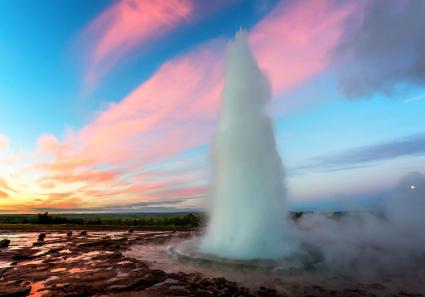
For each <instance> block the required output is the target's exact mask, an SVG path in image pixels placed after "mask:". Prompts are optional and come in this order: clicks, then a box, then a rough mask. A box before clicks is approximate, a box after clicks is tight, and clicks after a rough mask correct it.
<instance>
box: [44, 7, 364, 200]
mask: <svg viewBox="0 0 425 297" xmlns="http://www.w3.org/2000/svg"><path fill="white" fill-rule="evenodd" d="M142 2H143V3H144V1H141V3H142ZM177 2H178V3H186V2H182V1H177ZM177 2H175V1H171V2H170V3H177ZM121 3H125V4H121ZM128 3H130V2H119V5H127V6H128V5H129V4H128ZM117 5H118V4H117ZM176 5H177V4H176ZM127 6H126V7H127ZM113 7H115V6H113ZM114 9H118V8H114ZM125 9H128V8H125ZM355 9H356V8H355V7H354V6H353V5H352V4H350V3H349V4H344V5H339V6H335V5H333V4H332V2H330V1H307V2H303V3H301V2H299V3H298V2H297V3H295V4H293V5H291V6H286V5H285V4H284V3H283V2H281V3H279V4H278V5H277V6H276V7H275V8H274V9H273V11H272V12H271V13H270V14H269V15H268V16H266V17H265V18H264V19H263V20H262V21H261V22H260V23H259V24H257V25H256V26H255V27H254V28H253V30H252V31H251V32H250V33H249V39H250V42H251V44H252V47H253V49H254V54H255V56H256V58H257V60H258V62H259V64H260V66H261V67H262V68H263V69H264V70H265V71H266V72H267V73H268V75H269V76H270V80H271V82H272V87H273V92H274V94H276V95H278V94H282V93H283V92H285V91H287V90H289V89H290V88H292V87H294V86H296V85H297V84H299V83H301V82H303V81H305V80H308V79H310V78H311V77H312V76H314V75H316V74H318V73H320V72H321V71H323V70H324V69H325V68H326V65H327V60H328V55H329V53H330V51H331V50H332V48H333V47H334V46H335V45H336V43H337V42H338V39H339V37H340V36H341V34H342V31H343V26H344V21H345V20H346V18H347V17H348V16H349V15H350V14H351V13H353V12H354V11H355ZM104 18H105V19H107V20H108V19H109V16H108V17H106V16H105V17H104ZM118 19H119V18H118ZM118 19H117V20H118ZM130 19H131V20H132V21H131V22H133V21H134V22H135V20H133V17H130ZM120 20H121V21H123V22H125V20H126V19H125V18H123V19H120ZM99 22H100V21H99ZM105 22H106V21H105ZM117 22H118V21H117ZM114 24H115V21H114ZM127 25H128V24H127ZM127 25H125V24H122V25H121V24H120V25H116V24H115V25H114V26H117V28H121V26H123V28H124V27H125V28H129V27H126V26H127ZM105 26H106V27H105V28H109V25H108V22H106V25H105ZM99 30H100V29H99ZM105 30H106V29H105ZM108 30H109V29H108ZM111 30H112V29H111ZM114 30H115V29H114ZM116 30H118V29H116ZM122 30H123V32H124V33H123V34H124V35H125V34H126V33H125V32H126V31H125V30H124V29H122ZM105 32H106V31H105ZM137 34H141V36H149V34H148V33H143V34H145V35H143V34H142V33H137ZM117 38H118V37H117ZM136 39H137V38H136ZM111 40H114V39H111ZM118 40H121V39H118ZM120 42H123V41H119V42H118V41H113V42H112V41H108V42H106V41H105V43H106V44H109V47H108V46H107V47H105V48H106V49H107V48H110V49H111V52H109V51H108V50H106V49H102V50H98V51H99V53H98V54H97V55H99V57H100V58H102V57H106V56H107V55H110V54H112V52H114V51H115V50H116V49H115V46H112V45H114V44H116V46H118V44H120ZM224 48H225V41H224V40H221V39H219V40H215V41H211V42H208V43H205V44H203V45H201V46H199V47H197V48H195V49H193V50H192V51H190V52H188V53H186V54H184V55H182V56H179V57H176V58H174V59H172V60H170V61H167V62H166V63H164V64H163V65H162V66H161V67H160V68H159V70H158V71H157V72H156V73H154V74H153V75H152V77H151V78H149V79H148V80H147V81H145V82H143V83H142V84H141V85H140V86H139V87H137V88H136V89H135V90H134V91H132V92H131V93H130V94H129V95H128V96H126V97H125V98H124V99H123V100H121V101H120V102H118V103H112V104H110V106H109V107H108V108H107V109H105V110H103V111H101V112H99V113H98V114H97V115H96V117H95V118H94V119H93V120H92V121H91V122H90V123H88V124H87V125H86V126H85V127H83V128H82V129H80V130H79V131H77V132H75V133H73V134H71V135H68V136H67V137H66V138H65V139H64V141H63V142H59V141H57V139H56V138H54V137H51V136H44V137H42V138H40V140H39V148H40V151H42V152H44V153H47V154H48V155H49V156H51V157H52V159H51V160H50V161H46V162H45V163H43V164H37V166H39V169H41V170H43V171H44V173H45V175H44V176H43V177H42V178H41V181H42V183H41V184H44V183H49V184H50V183H51V184H54V185H55V189H57V188H60V187H61V186H64V184H68V183H74V182H85V185H84V186H83V187H81V188H79V189H77V190H75V191H76V193H77V194H76V195H75V196H73V197H71V198H75V197H76V196H78V199H80V200H78V201H85V199H86V200H87V201H89V200H90V199H92V198H95V199H96V203H97V204H102V201H103V204H107V203H113V202H114V199H118V200H119V201H122V202H124V201H134V199H140V197H144V199H149V200H155V199H161V200H162V199H175V198H177V196H179V195H181V196H194V195H202V194H203V193H204V192H205V187H204V186H203V185H198V184H195V185H194V183H193V181H194V180H195V179H196V177H194V176H193V175H192V176H190V175H187V176H184V175H183V176H182V177H181V178H180V179H179V178H178V177H177V178H176V177H174V178H169V176H167V174H166V173H164V172H161V169H158V168H155V165H158V164H160V163H161V162H164V161H170V160H173V158H177V157H178V154H180V153H183V152H186V151H188V150H190V149H193V148H195V147H197V146H200V145H204V144H206V143H208V142H209V141H210V140H211V139H212V136H213V129H214V124H215V120H216V118H217V115H218V112H219V107H220V106H219V102H220V92H221V89H222V85H223V81H222V72H223V53H224ZM126 49H127V48H126ZM297 104H301V103H300V102H297ZM170 166H174V165H170ZM186 166H187V168H188V167H190V166H191V164H190V163H188V164H187V165H186ZM146 168H151V170H150V173H152V172H154V173H155V172H156V174H151V175H148V176H144V175H143V174H142V175H141V177H140V178H138V179H137V180H136V179H132V178H131V176H137V175H138V174H139V173H140V172H143V170H144V169H146ZM169 169H170V170H171V168H169ZM123 172H124V173H125V174H122V173H123ZM203 177H204V176H203ZM99 183H100V184H101V185H102V187H101V188H100V187H98V185H99ZM64 187H65V186H64ZM181 196H180V197H181ZM51 198H52V199H59V198H58V197H53V196H52V197H51ZM100 199H103V200H100ZM73 201H76V200H73V199H70V200H69V203H68V200H66V201H64V205H65V204H66V205H73V204H72V202H73ZM90 201H91V200H90ZM49 203H50V204H49V205H51V204H52V201H49ZM93 203H94V202H93ZM74 204H75V205H77V204H78V203H74Z"/></svg>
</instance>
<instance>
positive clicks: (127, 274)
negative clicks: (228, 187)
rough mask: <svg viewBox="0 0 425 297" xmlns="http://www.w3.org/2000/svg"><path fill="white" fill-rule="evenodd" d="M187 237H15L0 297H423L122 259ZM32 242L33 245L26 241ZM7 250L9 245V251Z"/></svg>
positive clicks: (3, 267)
mask: <svg viewBox="0 0 425 297" xmlns="http://www.w3.org/2000/svg"><path fill="white" fill-rule="evenodd" d="M188 236H190V233H189V232H172V231H171V232H146V231H140V232H124V231H122V232H117V231H115V232H110V233H107V232H105V231H103V232H88V233H86V232H81V231H78V232H76V231H74V233H73V234H72V233H71V232H66V231H62V232H54V233H53V232H52V233H46V234H44V235H43V234H40V235H39V234H32V235H31V234H30V235H28V234H26V235H25V236H20V237H19V236H17V237H16V240H17V241H19V244H17V245H14V244H13V243H14V239H13V238H12V239H11V242H10V243H7V241H4V242H3V247H2V248H0V297H5V296H8V297H10V296H33V297H35V296H46V297H48V296H69V297H70V296H99V297H100V296H347V297H348V296H404V297H406V296H424V295H420V294H418V293H416V294H415V293H409V292H405V291H400V292H398V293H393V292H389V291H387V289H386V288H385V287H384V286H382V285H379V284H370V285H361V284H358V285H357V286H356V287H354V288H341V289H335V288H333V289H329V288H325V287H322V286H320V285H300V283H294V284H288V288H287V290H286V291H285V292H281V291H279V292H277V291H275V290H274V289H272V288H265V287H259V288H255V289H253V288H251V289H248V288H245V287H243V286H241V285H238V284H237V283H235V282H231V281H228V280H226V279H224V278H208V277H204V276H203V275H201V274H200V273H183V272H179V273H166V272H164V271H162V270H158V269H153V268H152V267H150V266H149V265H148V264H147V263H145V262H143V261H140V260H137V259H134V258H128V257H125V256H124V255H123V252H124V251H126V250H127V249H128V248H129V246H131V245H133V244H138V245H140V244H148V243H165V242H166V241H168V240H171V239H175V238H184V237H188ZM28 238H34V241H31V240H28ZM9 244H10V245H9Z"/></svg>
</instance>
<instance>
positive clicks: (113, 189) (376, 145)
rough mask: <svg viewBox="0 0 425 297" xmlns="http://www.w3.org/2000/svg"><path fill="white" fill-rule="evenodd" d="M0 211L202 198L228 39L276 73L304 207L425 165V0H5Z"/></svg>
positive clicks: (293, 201) (369, 189)
mask: <svg viewBox="0 0 425 297" xmlns="http://www.w3.org/2000/svg"><path fill="white" fill-rule="evenodd" d="M0 5H1V10H0V212H1V213H36V212H41V211H50V212H133V211H137V212H143V211H146V212H148V211H182V210H200V209H203V207H204V203H205V197H206V195H207V192H208V180H209V175H210V145H211V143H212V141H213V135H214V129H215V126H216V124H217V119H218V115H219V112H220V94H221V90H222V86H223V63H224V54H225V49H226V44H227V42H228V41H229V40H231V39H232V38H233V36H234V34H235V32H237V31H238V30H239V29H240V28H243V29H244V30H246V31H247V34H248V39H249V43H250V46H251V48H252V50H253V53H254V56H255V58H256V60H257V62H258V64H259V66H260V68H261V69H262V70H263V71H264V72H265V73H266V75H267V76H268V77H269V79H270V82H271V86H272V92H273V100H272V101H271V102H269V106H268V109H267V112H268V113H269V114H270V116H271V117H272V119H273V124H274V129H275V136H276V140H277V145H278V150H279V153H280V155H281V157H282V160H283V164H284V168H285V172H286V177H285V182H286V185H287V197H288V200H289V205H290V207H291V209H294V210H297V209H335V208H341V207H347V206H350V207H361V206H362V207H363V206H372V205H373V204H374V202H375V201H376V200H377V199H385V197H386V195H388V193H390V192H391V191H392V189H393V188H394V187H395V186H396V185H397V183H398V182H399V180H400V179H402V178H403V176H405V175H406V174H409V173H410V172H419V173H425V39H424V38H423V32H425V19H424V18H423V17H422V14H423V13H422V12H423V11H424V10H425V2H424V1H419V0H418V1H415V0H412V1H367V0H361V1H338V0H335V1H333V0H330V1H321V0H315V1H313V0H312V1H289V0H288V1H285V0H281V1H278V0H218V1H201V0H123V1H106V0H92V1H84V0H75V1H65V0H61V1H52V0H39V1H24V0H17V1H2V3H1V4H0Z"/></svg>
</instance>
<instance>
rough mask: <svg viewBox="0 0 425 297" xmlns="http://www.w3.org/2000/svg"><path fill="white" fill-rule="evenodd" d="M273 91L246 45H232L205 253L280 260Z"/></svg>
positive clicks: (280, 196) (282, 244)
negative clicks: (269, 111) (271, 115)
mask: <svg viewBox="0 0 425 297" xmlns="http://www.w3.org/2000/svg"><path fill="white" fill-rule="evenodd" d="M270 94H271V91H270V85H269V81H268V80H267V78H266V77H265V76H264V74H263V73H262V72H261V71H260V70H259V68H258V66H257V64H256V62H255V60H254V57H253V55H252V53H251V50H250V48H249V46H248V43H247V40H246V34H245V32H243V31H241V32H239V33H237V35H236V38H235V40H234V41H232V42H231V43H230V44H229V45H228V49H227V56H226V69H225V85H224V91H223V96H222V97H223V98H222V100H223V102H222V110H221V115H220V122H219V125H218V128H217V131H216V135H215V140H214V148H213V178H212V184H211V191H210V197H209V198H210V200H209V202H210V205H209V206H210V216H211V217H210V222H209V225H208V228H207V231H206V234H205V236H204V238H203V240H202V243H201V250H202V251H203V252H205V253H210V254H214V255H216V256H219V257H225V258H233V259H260V258H263V259H276V258H281V257H283V256H285V255H287V254H288V252H289V251H290V250H291V248H290V246H289V245H288V244H287V242H286V236H285V233H284V230H285V218H286V215H287V210H286V206H285V189H284V184H283V178H284V176H283V169H282V162H281V159H280V157H279V155H278V153H277V150H276V144H275V139H274V135H273V128H272V123H271V120H270V119H269V117H268V116H267V115H266V113H265V111H264V108H265V105H266V103H267V101H268V100H269V99H270Z"/></svg>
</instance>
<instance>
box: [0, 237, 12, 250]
mask: <svg viewBox="0 0 425 297" xmlns="http://www.w3.org/2000/svg"><path fill="white" fill-rule="evenodd" d="M9 245H10V240H9V239H3V240H0V248H7V247H9Z"/></svg>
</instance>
